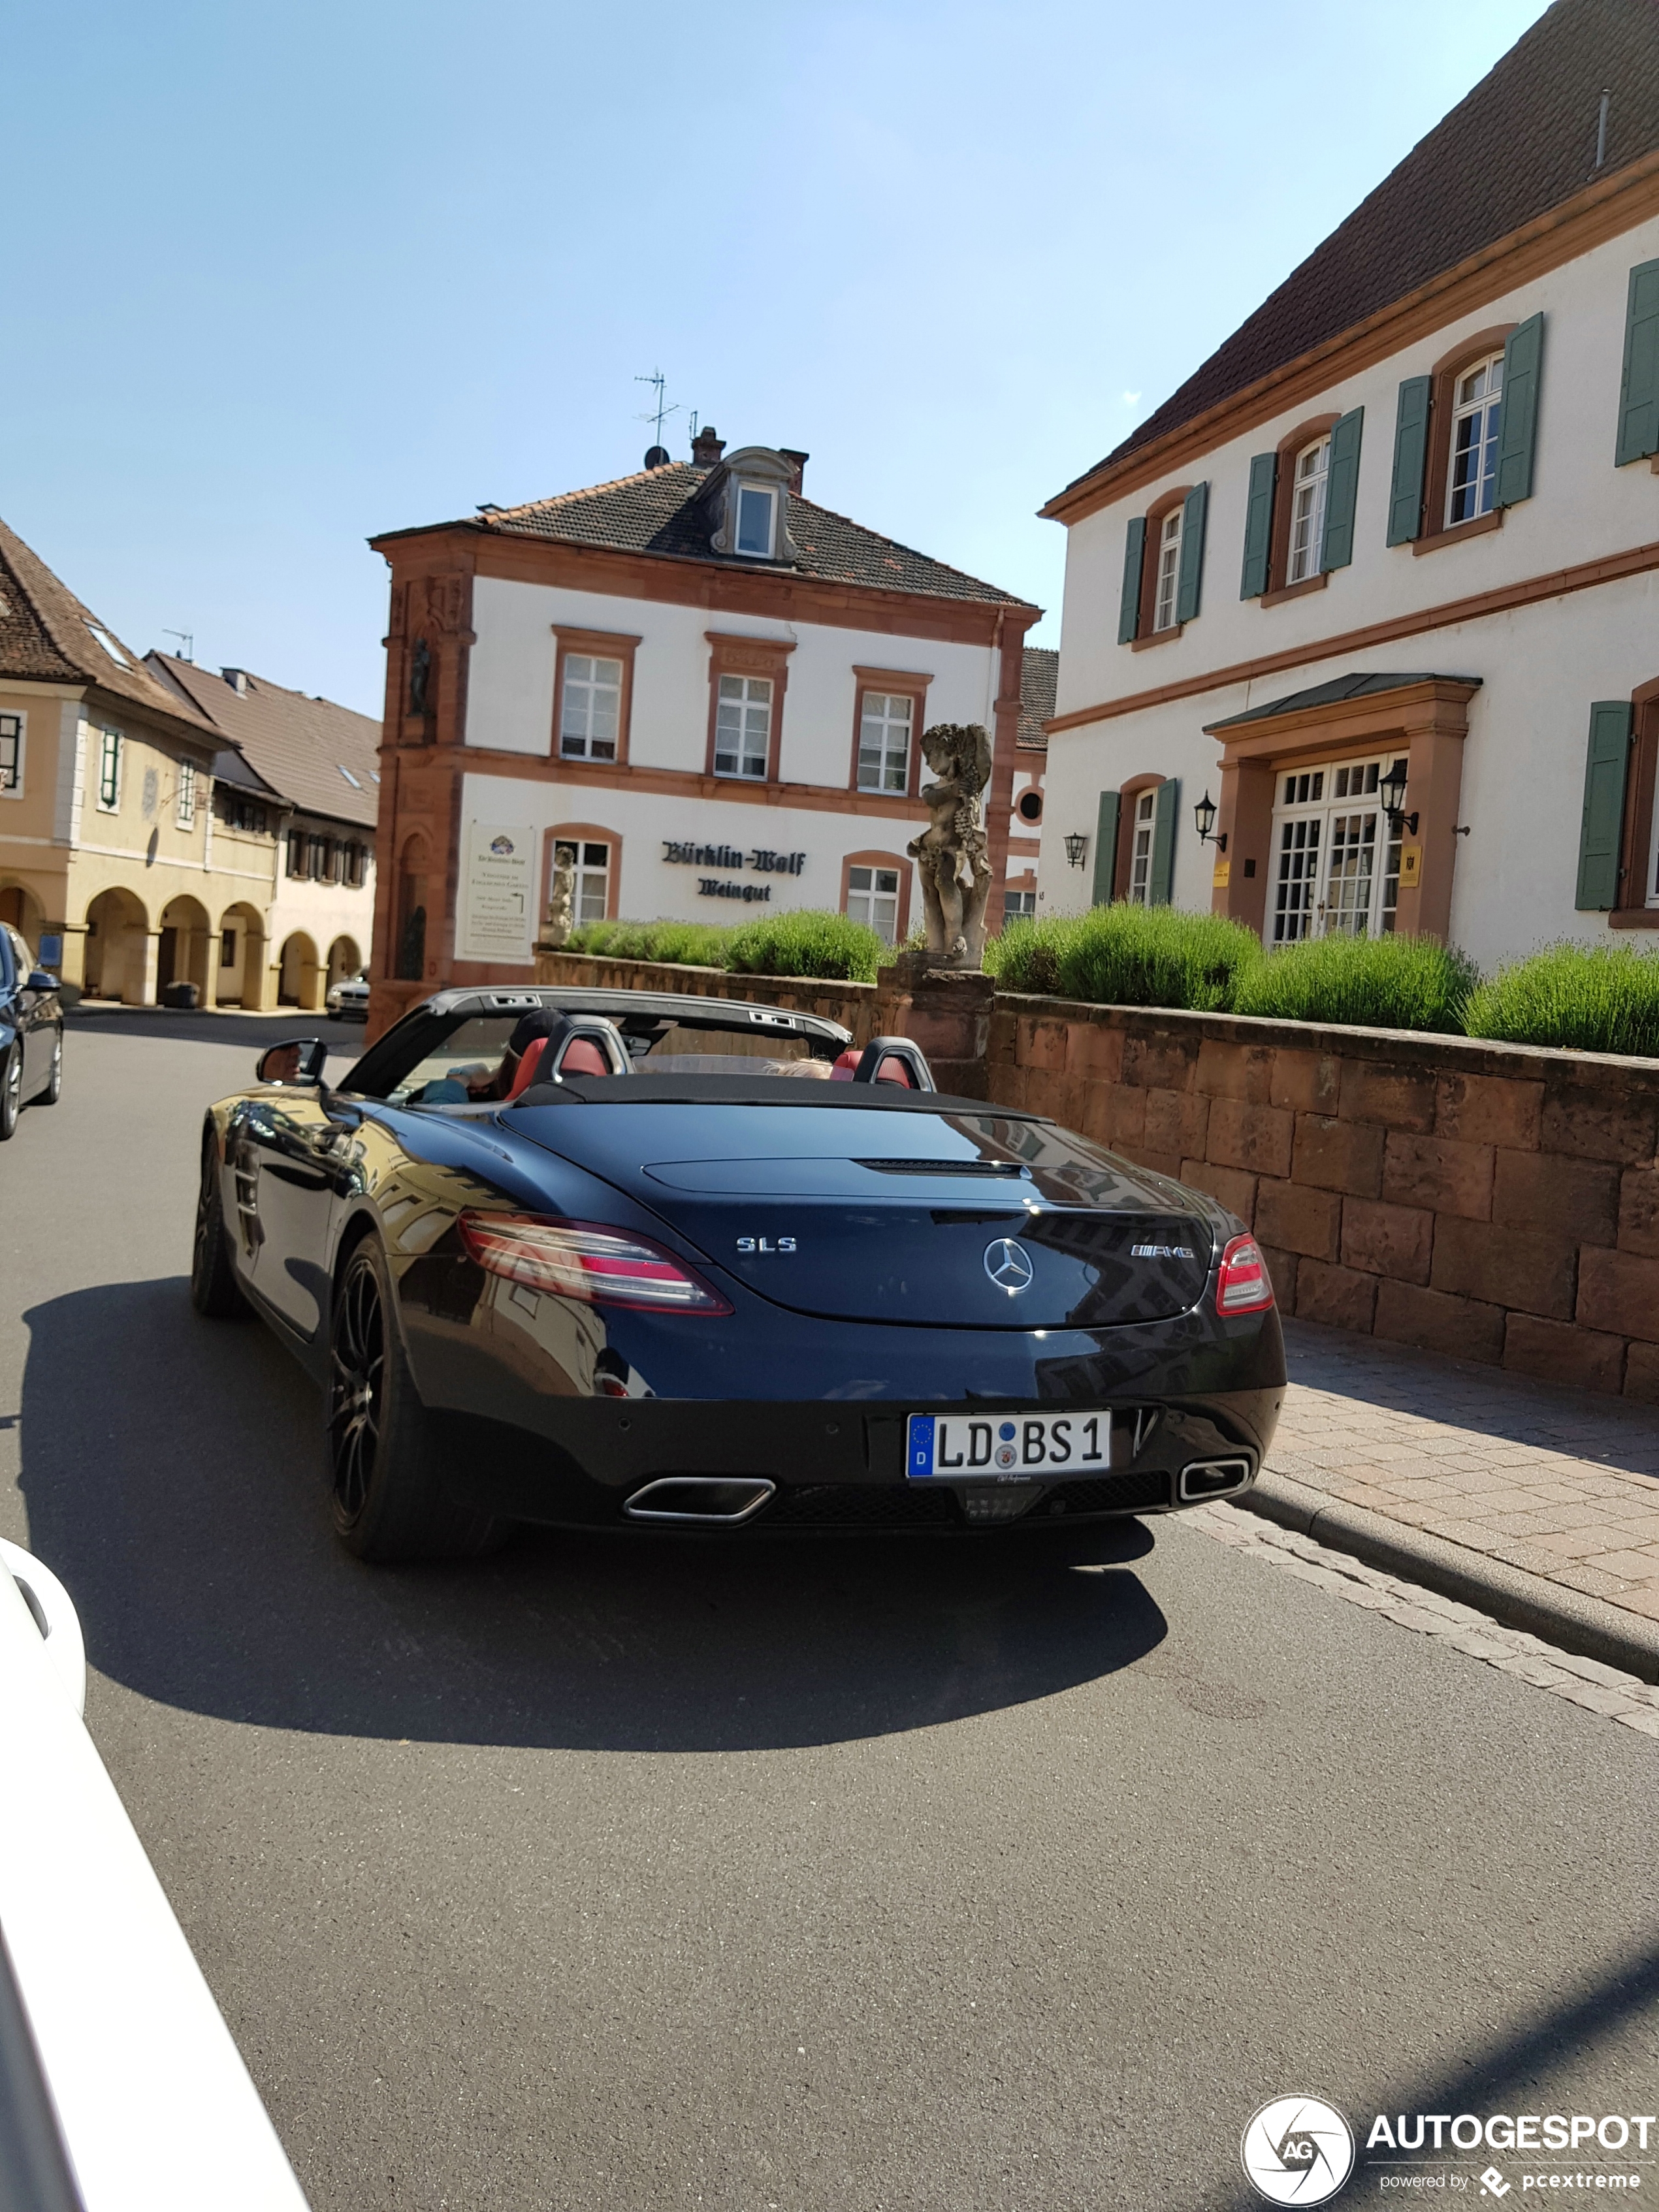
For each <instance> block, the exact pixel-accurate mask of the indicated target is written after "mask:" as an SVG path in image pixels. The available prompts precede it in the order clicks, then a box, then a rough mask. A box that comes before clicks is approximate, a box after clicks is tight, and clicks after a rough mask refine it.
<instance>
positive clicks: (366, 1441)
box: [326, 1236, 507, 1561]
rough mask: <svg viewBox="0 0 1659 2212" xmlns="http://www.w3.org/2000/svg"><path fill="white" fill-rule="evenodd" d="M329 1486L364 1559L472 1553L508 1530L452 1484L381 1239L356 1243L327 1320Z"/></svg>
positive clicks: (339, 1521)
mask: <svg viewBox="0 0 1659 2212" xmlns="http://www.w3.org/2000/svg"><path fill="white" fill-rule="evenodd" d="M328 1353H329V1358H328V1418H327V1427H326V1437H327V1450H328V1474H329V1486H330V1491H331V1500H330V1503H331V1510H332V1512H333V1516H334V1528H335V1533H336V1534H337V1535H338V1537H339V1539H340V1541H341V1542H342V1543H343V1545H344V1546H345V1547H346V1549H347V1550H348V1551H349V1552H354V1553H356V1556H357V1557H358V1558H359V1559H375V1560H381V1561H392V1560H398V1559H466V1558H470V1557H472V1556H474V1555H476V1554H477V1553H480V1552H487V1551H489V1550H492V1549H493V1548H494V1547H495V1545H496V1544H497V1543H499V1542H500V1541H501V1539H502V1537H503V1536H504V1535H505V1534H506V1533H507V1532H506V1529H505V1528H504V1527H503V1526H502V1525H501V1523H500V1522H494V1521H492V1520H491V1519H490V1517H489V1515H488V1514H484V1513H480V1512H478V1511H477V1510H475V1509H474V1508H472V1507H471V1506H468V1505H465V1504H460V1503H459V1502H458V1501H457V1500H456V1499H455V1498H453V1497H452V1496H451V1495H450V1494H449V1493H448V1492H447V1490H446V1489H445V1487H444V1483H443V1468H444V1464H445V1449H444V1447H445V1437H444V1435H443V1433H442V1431H441V1427H440V1425H439V1423H438V1422H437V1421H436V1420H435V1418H434V1417H433V1415H432V1414H431V1413H428V1411H427V1408H426V1407H425V1406H424V1405H422V1402H421V1397H420V1394H419V1392H418V1391H417V1390H416V1388H415V1378H414V1376H412V1375H411V1374H410V1369H409V1361H408V1358H406V1356H405V1354H404V1346H403V1339H402V1336H401V1335H400V1334H399V1332H398V1321H397V1316H396V1314H395V1312H394V1311H393V1309H392V1275H391V1270H390V1268H389V1267H388V1265H387V1261H386V1254H385V1252H384V1251H383V1250H382V1249H381V1247H380V1243H379V1242H378V1240H377V1239H376V1238H375V1237H373V1236H368V1237H363V1238H362V1241H361V1243H357V1244H356V1245H355V1246H354V1247H353V1248H352V1251H351V1254H350V1256H349V1259H348V1260H347V1261H346V1263H345V1267H344V1269H343V1272H342V1274H341V1276H340V1279H339V1287H338V1289H337V1291H336V1292H335V1294H334V1303H333V1312H332V1315H331V1319H330V1322H329V1346H328Z"/></svg>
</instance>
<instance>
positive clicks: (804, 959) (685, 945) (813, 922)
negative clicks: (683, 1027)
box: [568, 907, 892, 983]
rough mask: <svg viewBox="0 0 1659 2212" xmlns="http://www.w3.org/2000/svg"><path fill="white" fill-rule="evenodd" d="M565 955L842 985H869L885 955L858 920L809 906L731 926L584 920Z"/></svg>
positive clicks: (885, 950) (882, 946) (881, 945)
mask: <svg viewBox="0 0 1659 2212" xmlns="http://www.w3.org/2000/svg"><path fill="white" fill-rule="evenodd" d="M568 950H569V951H572V952H588V953H593V954H597V955H599V956H601V957H604V958H605V959H609V960H659V961H665V962H668V963H671V964H676V965H681V966H686V967H694V968H725V969H730V970H731V971H732V972H733V973H735V974H738V975H810V976H813V977H815V978H817V979H818V980H820V981H826V982H842V983H873V982H874V981H875V980H876V969H878V967H879V966H880V964H881V963H882V962H883V961H884V960H890V958H891V957H892V954H891V952H890V951H889V949H888V947H887V945H885V944H884V943H883V941H882V939H880V938H879V937H878V935H877V933H876V932H875V931H874V930H873V929H870V928H867V927H866V926H865V924H864V923H863V922H860V921H849V920H848V916H847V915H844V914H832V913H829V912H827V911H823V910H820V909H817V908H811V907H795V908H790V909H788V910H787V911H786V912H783V913H781V914H768V915H757V916H756V917H755V919H754V920H753V921H743V922H738V923H736V924H735V925H733V926H732V927H720V925H719V924H717V923H714V922H706V921H590V922H585V923H583V925H582V926H581V927H580V928H579V929H575V930H573V931H572V932H571V935H570V943H569V946H568Z"/></svg>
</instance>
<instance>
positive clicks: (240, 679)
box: [219, 668, 247, 699]
mask: <svg viewBox="0 0 1659 2212" xmlns="http://www.w3.org/2000/svg"><path fill="white" fill-rule="evenodd" d="M219 673H220V675H221V676H222V677H223V678H224V679H225V681H226V683H227V684H229V686H230V688H231V690H233V691H234V693H235V694H236V696H237V697H238V698H239V699H246V696H247V671H246V668H222V669H221V670H220V671H219Z"/></svg>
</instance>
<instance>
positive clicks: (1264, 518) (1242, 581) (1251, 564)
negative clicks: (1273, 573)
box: [1238, 453, 1279, 599]
mask: <svg viewBox="0 0 1659 2212" xmlns="http://www.w3.org/2000/svg"><path fill="white" fill-rule="evenodd" d="M1278 475H1279V456H1278V454H1277V453H1258V454H1257V455H1256V456H1255V459H1253V460H1252V461H1251V463H1250V495H1249V499H1248V500H1247V501H1246V502H1245V507H1244V570H1243V574H1242V575H1241V576H1240V578H1239V580H1238V596H1239V598H1240V599H1260V598H1261V594H1262V593H1263V592H1265V591H1266V590H1267V568H1268V563H1269V562H1270V561H1271V560H1272V558H1273V484H1274V483H1275V481H1276V480H1277V477H1278Z"/></svg>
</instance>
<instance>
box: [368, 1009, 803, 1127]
mask: <svg viewBox="0 0 1659 2212" xmlns="http://www.w3.org/2000/svg"><path fill="white" fill-rule="evenodd" d="M717 1005H718V1002H716V1006H717ZM584 1011H590V1010H588V1009H584ZM523 1018H524V1009H523V1008H522V1007H520V1008H517V1009H515V1010H513V1012H507V1013H500V1014H468V1013H465V1012H456V1013H449V1014H438V1013H426V1014H416V1015H415V1016H413V1017H411V1018H410V1019H409V1020H407V1021H405V1022H399V1023H398V1025H397V1027H396V1028H395V1029H392V1030H389V1031H388V1032H387V1034H386V1036H384V1037H382V1038H381V1039H380V1042H379V1043H378V1044H377V1045H375V1046H374V1047H373V1048H371V1050H369V1051H368V1053H366V1054H364V1056H363V1058H362V1060H360V1061H359V1062H358V1064H357V1066H356V1068H355V1069H354V1070H353V1071H352V1073H351V1074H350V1076H349V1077H348V1078H347V1080H346V1083H345V1085H344V1086H343V1088H345V1089H346V1090H348V1091H353V1092H355V1093H356V1094H357V1095H358V1096H359V1097H368V1098H384V1099H385V1100H386V1102H387V1103H388V1104H391V1105H394V1106H419V1105H448V1106H454V1105H459V1104H462V1103H473V1104H476V1103H479V1102H481V1101H483V1100H488V1099H492V1098H499V1097H502V1096H503V1095H504V1093H505V1090H506V1088H507V1084H508V1083H510V1081H511V1078H512V1073H513V1071H512V1068H511V1067H509V1066H507V1060H508V1058H509V1052H508V1047H509V1045H510V1043H511V1040H512V1036H513V1030H515V1029H516V1028H517V1027H518V1025H519V1024H520V1021H521V1020H522V1019H523ZM607 1018H609V1019H611V1020H612V1021H614V1022H615V1024H616V1025H617V1028H618V1029H619V1030H621V1032H622V1036H623V1042H624V1043H625V1044H626V1046H627V1048H628V1053H629V1059H630V1060H631V1061H632V1062H633V1064H634V1066H636V1067H641V1068H649V1070H650V1071H651V1073H653V1074H659V1073H661V1074H676V1075H719V1074H724V1073H743V1074H749V1075H762V1074H767V1075H801V1076H806V1077H812V1076H820V1077H827V1076H828V1075H829V1070H830V1066H831V1064H832V1063H833V1061H834V1060H835V1058H836V1054H837V1051H838V1050H839V1042H838V1040H836V1039H834V1038H829V1037H816V1036H813V1037H808V1036H789V1035H787V1034H782V1035H780V1034H779V1033H778V1032H777V1031H775V1030H774V1031H771V1032H769V1033H768V1032H764V1031H757V1030H754V1029H752V1028H751V1027H750V1025H749V1024H748V1023H747V1021H746V1020H744V1021H742V1022H741V1023H739V1022H738V1021H737V1020H734V1019H732V1018H730V1017H728V1018H726V1019H724V1020H723V1019H722V1018H721V1017H720V1013H719V1012H718V1011H716V1010H712V1009H711V1012H710V1016H709V1018H708V1019H707V1020H702V1019H697V1018H687V1017H685V1016H680V1017H678V1018H676V1017H672V1016H667V1015H662V1014H657V1013H643V1012H629V1011H628V1010H627V1009H626V1008H624V1007H618V1008H617V1009H616V1010H615V1011H614V1012H608V1016H607ZM439 1085H441V1086H442V1089H441V1091H440V1090H439V1089H438V1086H439Z"/></svg>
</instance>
